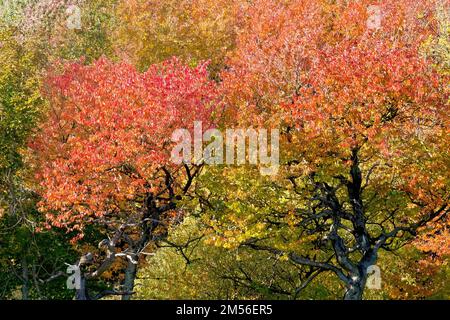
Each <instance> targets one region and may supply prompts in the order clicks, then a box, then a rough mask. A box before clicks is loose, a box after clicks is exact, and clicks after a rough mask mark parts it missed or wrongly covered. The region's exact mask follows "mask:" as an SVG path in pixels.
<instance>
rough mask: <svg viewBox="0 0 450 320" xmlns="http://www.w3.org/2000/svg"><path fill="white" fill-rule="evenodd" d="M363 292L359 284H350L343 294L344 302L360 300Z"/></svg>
mask: <svg viewBox="0 0 450 320" xmlns="http://www.w3.org/2000/svg"><path fill="white" fill-rule="evenodd" d="M363 291H364V290H363V287H362V286H361V284H352V285H350V286H349V288H348V289H347V291H346V292H345V295H344V300H361V299H362V295H363Z"/></svg>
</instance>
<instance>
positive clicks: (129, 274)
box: [122, 261, 137, 300]
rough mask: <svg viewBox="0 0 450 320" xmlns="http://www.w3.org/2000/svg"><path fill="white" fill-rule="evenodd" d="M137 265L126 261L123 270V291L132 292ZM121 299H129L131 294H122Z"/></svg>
mask: <svg viewBox="0 0 450 320" xmlns="http://www.w3.org/2000/svg"><path fill="white" fill-rule="evenodd" d="M136 274H137V265H136V264H134V263H132V262H131V261H128V264H127V268H126V270H125V280H124V282H123V291H124V292H133V289H134V281H135V280H136ZM122 300H131V294H124V295H123V296H122Z"/></svg>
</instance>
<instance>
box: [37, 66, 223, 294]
mask: <svg viewBox="0 0 450 320" xmlns="http://www.w3.org/2000/svg"><path fill="white" fill-rule="evenodd" d="M206 67H207V65H206V64H200V65H199V66H198V67H196V68H189V67H187V66H185V65H183V64H182V63H181V62H180V61H179V60H178V59H176V58H173V59H171V60H168V61H166V62H164V63H162V64H158V65H153V66H151V67H150V68H149V70H148V71H146V72H145V73H139V72H138V71H136V69H135V68H134V67H133V66H131V65H128V64H126V63H119V64H114V63H111V62H109V61H108V60H106V59H104V58H103V59H100V60H98V61H96V62H95V63H93V64H92V65H83V64H81V63H71V64H67V65H63V66H60V67H58V66H56V67H55V70H54V72H53V73H51V74H50V75H49V77H48V78H47V81H46V85H45V92H46V96H47V97H48V99H49V101H50V110H49V112H48V118H47V120H46V121H45V122H44V124H43V125H42V126H41V131H40V132H39V134H38V135H37V136H36V139H35V141H34V143H33V144H32V148H33V150H34V151H35V155H36V156H37V159H38V164H37V175H36V178H37V181H40V186H41V189H40V192H41V194H42V197H43V201H42V202H41V204H40V208H41V210H42V212H43V213H45V216H46V218H47V221H48V225H47V228H51V227H59V228H66V229H67V230H68V232H71V233H72V235H73V240H74V241H76V240H77V239H81V238H82V237H83V231H84V230H85V227H86V226H87V225H97V226H101V227H103V229H104V232H105V235H106V234H110V236H108V239H105V240H103V241H102V242H101V243H100V244H99V248H100V249H101V250H103V251H104V254H106V257H105V258H104V259H100V258H99V257H95V259H94V261H93V259H92V258H93V257H92V254H86V255H85V256H84V257H83V258H82V259H81V260H80V261H79V262H78V264H79V265H83V264H84V263H92V262H98V265H99V266H98V268H96V269H93V268H92V266H91V267H90V269H89V270H88V271H87V272H85V273H84V276H83V281H82V288H81V289H80V290H79V291H78V298H80V299H88V298H94V296H89V292H88V290H87V288H86V287H84V286H83V284H84V281H85V280H90V279H97V278H99V277H100V276H101V275H102V273H104V272H105V271H106V270H107V269H108V268H109V267H110V266H111V265H112V264H113V263H114V262H115V261H116V260H117V258H118V257H119V258H120V257H122V258H125V259H127V260H126V261H127V267H126V270H125V279H124V283H123V290H119V291H118V292H116V291H114V292H112V293H116V294H123V295H124V297H125V298H129V297H130V295H131V292H132V290H133V286H134V279H135V276H136V272H137V264H138V261H139V258H140V257H141V256H142V255H143V254H144V253H145V249H146V247H147V245H148V244H149V243H150V242H154V241H156V240H158V239H160V238H164V237H165V236H166V234H167V229H168V226H169V225H171V224H174V223H177V222H179V221H180V220H181V219H182V218H183V211H182V210H181V208H177V200H179V199H180V197H182V196H183V195H184V194H186V193H187V192H188V191H189V188H190V187H191V185H192V183H193V180H194V178H195V177H196V176H197V175H198V173H199V171H200V169H201V166H197V165H193V166H191V165H187V164H185V165H181V166H176V165H174V164H173V163H172V162H171V160H170V151H171V146H172V145H173V142H172V141H171V135H172V132H173V131H174V130H175V129H178V128H187V129H189V128H191V129H192V128H193V123H194V121H195V120H198V121H202V122H203V124H204V127H205V129H207V128H208V127H209V126H210V125H211V124H212V118H211V115H212V113H213V111H214V107H215V105H214V103H215V101H216V93H215V91H216V89H215V84H214V83H213V82H210V81H209V80H208V79H207V76H208V75H207V71H206ZM59 68H62V70H60V72H57V71H58V69H59ZM107 293H110V292H107ZM102 295H103V294H102V293H99V295H98V296H97V297H100V296H102Z"/></svg>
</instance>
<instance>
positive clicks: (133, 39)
mask: <svg viewBox="0 0 450 320" xmlns="http://www.w3.org/2000/svg"><path fill="white" fill-rule="evenodd" d="M238 4H239V2H238V1H235V0H220V1H206V0H195V1H186V0H182V1H175V0H170V1H167V0H164V1H161V0H153V1H142V0H134V1H124V2H122V3H120V4H119V5H118V7H117V10H116V11H117V12H116V15H117V19H118V20H119V21H120V23H119V27H118V28H117V31H116V34H117V41H116V43H115V47H116V49H117V51H118V52H120V53H119V55H120V56H122V57H124V58H126V59H129V60H130V61H131V62H132V63H133V64H135V65H136V66H137V67H138V68H139V69H142V70H145V69H146V68H147V67H148V66H149V65H151V64H153V63H159V62H161V61H163V60H165V59H168V58H170V57H172V56H177V57H179V58H180V59H182V60H183V61H185V62H186V63H189V64H191V65H195V64H197V63H199V62H200V61H203V60H210V61H211V64H210V71H211V72H212V73H213V75H214V74H216V73H217V72H218V71H220V70H221V69H222V68H223V66H224V57H225V54H226V52H227V51H229V50H230V49H232V48H233V46H234V37H235V32H236V30H235V27H236V25H237V19H238V10H239V7H238Z"/></svg>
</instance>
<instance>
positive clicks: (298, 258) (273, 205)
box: [201, 0, 449, 299]
mask: <svg viewBox="0 0 450 320" xmlns="http://www.w3.org/2000/svg"><path fill="white" fill-rule="evenodd" d="M369 5H370V2H368V1H359V2H357V3H356V2H344V1H336V2H327V1H323V2H317V1H307V0H304V1H301V0H298V1H287V2H283V3H279V2H277V1H261V2H258V1H257V2H255V4H254V5H253V7H252V8H251V9H250V12H249V14H248V24H247V28H248V29H246V30H245V32H242V33H241V35H240V36H239V38H238V40H237V50H236V52H235V53H233V54H231V55H230V59H229V61H228V65H229V70H227V71H225V72H224V73H223V79H224V83H223V91H224V93H225V95H226V102H227V106H228V114H229V119H231V121H233V119H236V118H237V119H238V121H240V123H241V124H251V125H256V126H266V125H271V126H273V125H280V126H281V127H282V130H283V132H284V135H283V137H282V139H283V141H282V144H283V148H281V150H284V155H283V157H282V158H283V160H282V161H283V162H282V164H281V165H282V171H281V173H280V175H278V176H277V177H272V179H262V178H258V177H257V176H254V175H249V174H248V173H245V172H244V173H243V172H242V171H241V170H237V171H235V173H234V174H233V175H231V176H227V175H222V176H221V179H222V181H221V182H216V183H215V185H216V187H217V184H219V187H220V185H223V188H221V189H220V190H221V191H223V190H226V189H227V186H229V185H233V186H234V187H236V185H237V186H241V187H242V193H239V194H236V195H230V194H228V195H226V196H224V195H223V194H221V191H217V190H214V189H213V188H209V187H208V184H206V187H205V188H204V194H203V200H201V201H202V202H203V203H204V208H205V210H209V211H212V212H213V213H214V215H213V216H212V218H211V225H212V226H213V227H214V228H215V229H216V230H217V232H218V235H219V237H218V242H219V243H225V244H228V245H229V246H247V247H250V248H253V249H255V250H263V251H267V252H270V253H272V254H274V255H277V256H283V257H285V259H289V260H291V261H292V262H294V263H297V264H299V265H303V266H307V267H312V268H315V270H316V271H317V272H316V273H315V274H313V275H312V278H311V279H308V280H306V282H305V285H307V284H308V283H309V282H310V281H312V280H313V279H314V277H316V276H317V275H318V274H320V273H322V272H331V273H334V274H335V276H336V277H337V278H339V279H340V281H341V282H342V283H343V285H344V286H345V295H344V298H345V299H361V298H362V296H363V291H364V287H365V284H366V281H367V277H368V274H367V270H368V267H369V266H371V265H374V264H375V263H376V262H377V257H378V253H379V251H380V250H388V251H390V250H395V249H397V248H398V247H400V246H402V245H403V244H404V243H405V242H408V241H411V240H412V239H414V237H415V236H416V235H417V234H418V233H420V232H421V230H422V229H423V228H425V227H430V228H439V225H440V222H442V223H444V225H448V211H449V205H448V199H449V191H448V175H447V173H448V162H447V161H446V159H447V158H448V153H447V152H448V150H447V148H446V147H445V146H444V145H445V144H446V141H447V140H448V139H446V138H445V137H446V132H447V131H448V126H447V125H448V115H447V114H448V112H447V109H448V108H447V106H448V104H447V103H448V87H446V83H448V78H447V77H446V76H445V75H442V74H438V73H437V72H436V70H435V69H434V68H433V63H432V61H431V60H430V59H428V58H427V57H426V56H425V55H424V54H423V50H422V45H423V43H424V42H425V40H426V39H427V37H429V36H431V35H433V34H435V32H436V30H435V29H434V28H433V26H434V25H435V20H434V17H435V11H434V6H433V4H432V3H428V2H427V3H415V2H412V1H407V0H405V1H397V2H395V3H381V4H380V5H379V6H378V7H377V10H375V12H380V14H381V16H380V17H375V20H377V19H378V18H381V19H382V23H381V24H380V25H378V24H376V23H375V25H374V24H373V23H372V22H371V21H372V20H371V19H373V18H374V17H371V16H370V15H371V12H372V10H368V9H369ZM368 21H369V22H370V23H368ZM299 26H300V27H299ZM244 177H245V178H244ZM249 177H250V178H249ZM208 183H210V182H208ZM262 188H264V192H261V191H259V192H258V190H261V189H262ZM214 193H215V194H216V198H214V197H212V196H211V194H214ZM217 195H219V196H217ZM445 230H446V229H445V228H444V229H442V231H441V232H444V233H445V232H447V231H445ZM444 239H448V237H446V236H444ZM441 249H442V250H445V249H444V248H441Z"/></svg>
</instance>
